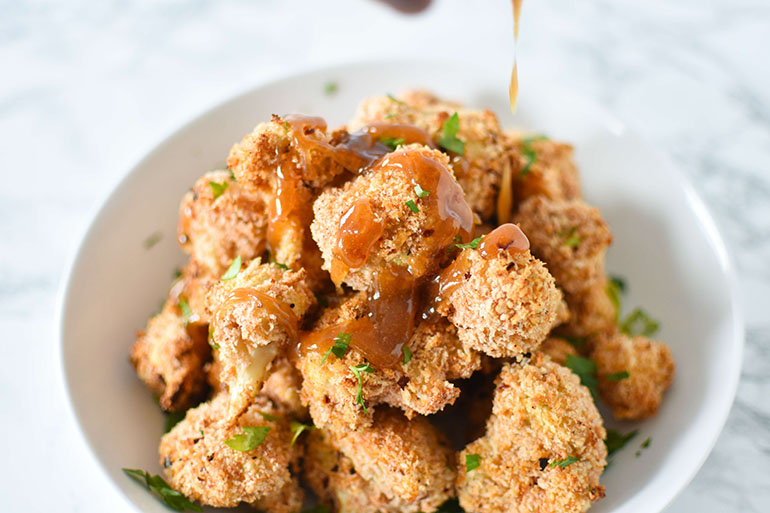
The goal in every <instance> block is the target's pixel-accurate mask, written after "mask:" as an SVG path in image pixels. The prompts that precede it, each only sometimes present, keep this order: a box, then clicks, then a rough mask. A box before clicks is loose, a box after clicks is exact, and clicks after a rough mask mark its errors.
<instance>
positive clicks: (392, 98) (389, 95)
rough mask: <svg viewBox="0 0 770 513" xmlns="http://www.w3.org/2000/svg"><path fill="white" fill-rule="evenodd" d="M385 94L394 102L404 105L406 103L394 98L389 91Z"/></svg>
mask: <svg viewBox="0 0 770 513" xmlns="http://www.w3.org/2000/svg"><path fill="white" fill-rule="evenodd" d="M386 96H387V97H388V98H390V99H391V100H392V101H394V102H396V103H400V104H401V105H406V103H404V102H402V101H401V100H399V99H398V98H396V97H395V96H393V95H392V94H390V93H388V94H387V95H386Z"/></svg>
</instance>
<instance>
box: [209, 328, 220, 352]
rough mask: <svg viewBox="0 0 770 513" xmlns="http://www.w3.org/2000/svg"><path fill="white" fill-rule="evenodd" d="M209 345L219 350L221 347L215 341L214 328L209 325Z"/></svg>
mask: <svg viewBox="0 0 770 513" xmlns="http://www.w3.org/2000/svg"><path fill="white" fill-rule="evenodd" d="M209 345H210V346H211V348H212V349H216V350H217V351H219V349H220V347H219V344H217V343H216V342H214V328H211V327H209Z"/></svg>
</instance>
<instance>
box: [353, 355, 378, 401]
mask: <svg viewBox="0 0 770 513" xmlns="http://www.w3.org/2000/svg"><path fill="white" fill-rule="evenodd" d="M350 370H351V371H352V372H353V375H354V376H355V377H356V378H357V379H358V390H357V391H356V403H358V404H360V405H361V406H362V407H363V409H364V413H369V410H367V409H366V403H365V402H364V383H363V380H362V379H361V373H362V372H368V373H370V374H371V373H372V372H374V369H372V367H371V365H369V363H368V362H366V363H362V364H360V365H351V366H350Z"/></svg>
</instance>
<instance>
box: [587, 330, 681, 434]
mask: <svg viewBox="0 0 770 513" xmlns="http://www.w3.org/2000/svg"><path fill="white" fill-rule="evenodd" d="M592 342H593V351H592V352H591V358H592V359H593V360H594V361H595V362H596V369H597V373H598V375H599V395H600V396H601V398H602V400H603V401H604V402H606V403H607V404H608V405H609V406H610V408H612V413H613V415H614V416H615V418H616V419H620V420H642V419H646V418H649V417H652V416H654V415H655V414H657V413H658V409H659V408H660V403H661V402H662V401H663V393H664V392H665V391H666V389H667V388H668V387H669V386H671V383H672V382H673V381H674V369H675V366H674V359H673V357H672V355H671V350H670V349H669V348H668V347H667V346H666V345H665V344H663V343H662V342H655V341H652V340H650V339H648V338H646V337H641V336H640V337H629V336H627V335H624V334H623V333H620V332H618V331H617V330H608V331H604V332H602V333H600V334H598V335H597V336H596V337H593V339H592ZM624 371H625V372H627V373H628V375H629V377H628V378H625V379H620V380H618V379H617V378H618V373H622V372H624ZM608 375H609V376H611V375H614V377H615V380H612V379H607V376H608Z"/></svg>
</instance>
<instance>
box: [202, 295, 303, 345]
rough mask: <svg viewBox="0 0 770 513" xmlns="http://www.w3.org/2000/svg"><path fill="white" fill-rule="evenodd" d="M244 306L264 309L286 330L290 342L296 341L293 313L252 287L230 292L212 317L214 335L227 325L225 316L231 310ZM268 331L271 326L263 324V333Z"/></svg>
mask: <svg viewBox="0 0 770 513" xmlns="http://www.w3.org/2000/svg"><path fill="white" fill-rule="evenodd" d="M244 306H245V307H248V308H254V307H255V308H260V309H264V310H265V312H266V313H267V314H269V315H270V316H271V317H272V318H273V319H274V320H275V322H276V323H277V324H278V325H279V326H280V327H281V328H283V329H284V330H286V332H287V333H288V335H289V339H290V340H296V338H297V322H298V319H297V315H296V314H295V313H294V311H292V309H291V308H290V307H289V306H288V305H286V304H284V303H282V302H281V301H278V300H276V299H275V298H273V297H271V296H269V295H268V294H265V293H263V292H260V291H258V290H256V289H254V288H252V287H243V288H238V289H235V290H233V291H232V292H230V294H229V295H228V296H227V298H226V299H225V301H224V303H222V305H221V306H220V307H219V308H218V309H217V312H216V315H215V316H214V330H215V333H216V332H217V331H218V330H219V328H220V327H224V326H226V325H227V315H228V314H229V313H230V312H231V311H232V310H233V309H236V308H241V307H244ZM270 329H271V326H270V325H268V324H265V326H264V330H265V332H266V333H267V332H268V331H269V330H270Z"/></svg>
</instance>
